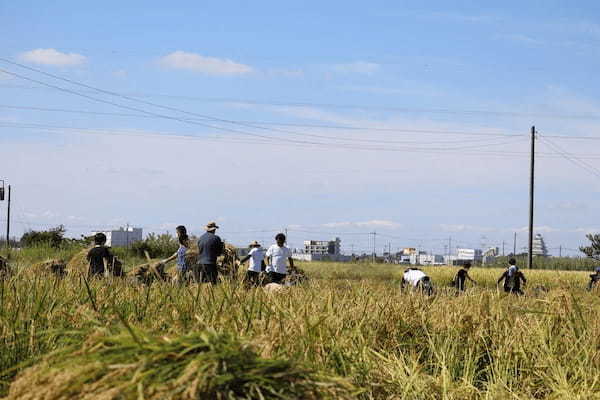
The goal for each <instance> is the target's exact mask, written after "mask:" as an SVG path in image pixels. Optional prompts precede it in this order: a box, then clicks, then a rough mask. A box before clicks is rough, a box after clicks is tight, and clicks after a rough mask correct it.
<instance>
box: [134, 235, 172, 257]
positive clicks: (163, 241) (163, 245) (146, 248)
mask: <svg viewBox="0 0 600 400" xmlns="http://www.w3.org/2000/svg"><path fill="white" fill-rule="evenodd" d="M130 248H131V251H133V252H134V253H135V254H136V255H137V256H139V257H144V255H145V253H146V252H147V253H148V255H149V256H150V257H151V258H159V257H168V256H170V255H172V254H173V253H175V252H176V251H177V248H179V242H178V241H177V239H176V238H174V237H173V236H171V235H169V234H168V233H164V234H161V235H156V234H154V233H150V234H149V235H148V237H146V239H145V240H140V241H138V242H135V243H132V244H131V245H130Z"/></svg>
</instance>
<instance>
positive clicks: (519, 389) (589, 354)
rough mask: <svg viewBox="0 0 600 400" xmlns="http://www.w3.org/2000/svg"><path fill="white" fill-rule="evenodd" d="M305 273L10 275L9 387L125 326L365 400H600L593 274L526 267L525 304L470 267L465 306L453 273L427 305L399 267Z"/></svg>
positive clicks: (3, 301) (324, 266)
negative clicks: (302, 280) (324, 380)
mask: <svg viewBox="0 0 600 400" xmlns="http://www.w3.org/2000/svg"><path fill="white" fill-rule="evenodd" d="M302 268H303V269H305V270H306V273H307V274H308V276H309V277H310V278H311V279H310V281H309V282H308V283H307V284H305V285H302V286H299V287H292V288H287V289H286V290H284V291H282V292H278V293H267V292H265V291H264V290H263V289H261V288H258V289H254V288H252V289H245V288H244V286H243V285H238V284H237V283H235V282H229V281H225V282H224V283H223V284H221V285H218V286H216V287H211V286H209V285H190V286H177V285H171V284H167V283H155V284H153V285H151V286H147V287H143V288H142V289H140V287H139V286H133V285H130V284H129V283H128V282H126V281H123V280H110V281H103V280H94V281H91V282H84V281H82V280H79V279H75V278H72V277H67V278H66V279H62V280H54V279H47V278H40V279H33V280H32V279H28V280H26V279H21V278H20V277H19V276H16V277H13V278H10V279H8V280H6V281H4V282H2V283H1V286H0V367H1V368H0V369H1V370H4V371H5V372H4V373H3V376H4V379H5V380H6V386H5V390H6V389H7V388H8V383H9V382H10V381H11V380H12V379H13V376H14V374H15V372H16V371H17V370H21V369H22V368H23V367H25V366H26V364H27V363H34V364H35V363H37V362H38V359H37V357H39V356H42V355H44V354H47V353H48V352H50V351H53V350H58V349H64V348H65V347H64V346H65V338H67V337H68V338H69V343H72V341H73V340H75V341H76V342H79V343H86V342H85V340H86V339H85V336H89V335H91V334H92V333H93V332H96V331H97V330H98V329H109V330H114V329H118V327H119V326H122V324H123V321H125V322H126V323H127V324H128V325H131V326H135V327H136V328H135V329H143V330H144V331H147V332H150V333H151V335H156V336H155V337H160V336H163V335H166V336H167V337H169V338H170V339H171V340H177V338H178V337H179V336H182V335H183V336H186V335H188V334H190V333H191V332H203V331H206V330H214V331H215V332H216V333H217V334H226V335H231V336H232V337H234V338H235V340H239V341H240V342H242V343H246V342H249V343H252V346H253V348H254V349H256V351H257V352H258V354H259V355H260V356H261V357H262V358H264V359H277V360H292V361H293V362H294V363H295V362H299V363H301V364H302V365H306V366H309V368H311V369H313V370H317V371H319V372H320V373H322V374H325V375H327V376H333V375H335V376H341V377H344V378H346V379H348V380H350V381H351V382H352V384H353V385H354V386H356V387H358V388H360V389H362V393H361V394H360V395H359V397H361V398H364V399H389V398H394V399H395V398H400V399H532V398H538V399H571V398H579V399H595V398H599V395H598V393H600V352H599V351H598V349H600V296H599V292H597V291H594V292H587V291H586V290H585V289H584V288H585V285H586V283H587V280H588V273H586V272H568V273H562V272H561V273H556V272H554V271H531V272H530V271H524V272H525V275H526V276H527V279H528V281H529V282H528V287H526V290H525V291H526V296H523V297H516V296H513V295H506V294H504V293H502V292H500V291H497V290H496V285H495V280H496V279H497V278H498V276H499V275H500V274H501V272H502V270H501V269H485V270H484V269H477V268H474V269H473V270H472V271H471V276H472V277H473V278H474V279H475V280H477V282H478V283H479V285H478V286H476V287H469V289H468V290H467V292H466V293H464V294H462V295H460V296H457V295H456V293H455V292H454V290H453V289H451V288H449V287H447V286H445V285H446V284H447V283H449V282H450V280H451V278H452V277H453V275H454V273H455V272H456V268H450V267H443V268H438V267H435V268H428V269H427V272H428V273H429V274H430V276H431V277H432V279H433V281H434V283H435V284H436V285H437V294H436V295H435V296H432V297H425V296H421V295H419V294H417V293H411V292H400V290H399V286H398V282H399V279H400V276H401V272H402V270H403V268H402V267H394V266H369V265H349V264H347V265H344V264H330V263H313V264H303V265H302ZM86 284H87V285H89V286H88V287H86ZM536 287H544V288H546V289H548V291H547V292H546V291H541V290H535V288H536ZM69 332H77V333H76V334H70V333H69ZM22 363H26V364H22ZM15 367H16V369H12V370H11V368H15ZM32 379H33V378H32ZM125 398H129V397H125Z"/></svg>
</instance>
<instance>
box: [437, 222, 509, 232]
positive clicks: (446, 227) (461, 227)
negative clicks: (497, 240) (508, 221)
mask: <svg viewBox="0 0 600 400" xmlns="http://www.w3.org/2000/svg"><path fill="white" fill-rule="evenodd" d="M439 227H440V229H441V230H443V231H445V232H495V231H497V230H498V229H497V228H493V227H489V226H477V225H465V224H440V225H439Z"/></svg>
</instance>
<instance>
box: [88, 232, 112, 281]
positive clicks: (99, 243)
mask: <svg viewBox="0 0 600 400" xmlns="http://www.w3.org/2000/svg"><path fill="white" fill-rule="evenodd" d="M87 260H88V264H89V268H88V276H89V277H102V276H106V277H108V276H109V275H110V270H109V265H112V262H113V260H114V256H113V255H112V253H111V252H110V249H109V248H108V247H106V235H105V234H104V233H96V235H94V247H93V248H92V249H91V250H90V251H89V252H88V254H87Z"/></svg>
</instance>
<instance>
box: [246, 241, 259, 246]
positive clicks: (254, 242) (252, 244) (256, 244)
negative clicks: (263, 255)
mask: <svg viewBox="0 0 600 400" xmlns="http://www.w3.org/2000/svg"><path fill="white" fill-rule="evenodd" d="M248 247H260V243H258V242H257V241H256V240H253V241H252V243H250V245H249V246H248Z"/></svg>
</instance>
